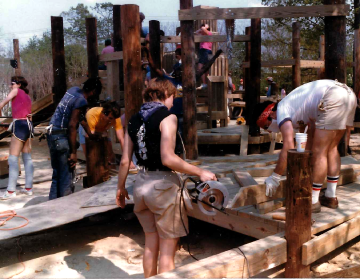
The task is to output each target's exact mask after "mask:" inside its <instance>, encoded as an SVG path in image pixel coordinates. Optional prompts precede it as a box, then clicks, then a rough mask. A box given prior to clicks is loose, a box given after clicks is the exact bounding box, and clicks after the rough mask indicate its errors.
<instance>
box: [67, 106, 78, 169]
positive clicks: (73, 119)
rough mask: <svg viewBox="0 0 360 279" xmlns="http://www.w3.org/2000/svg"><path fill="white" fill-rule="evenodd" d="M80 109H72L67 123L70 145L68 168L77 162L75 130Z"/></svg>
mask: <svg viewBox="0 0 360 279" xmlns="http://www.w3.org/2000/svg"><path fill="white" fill-rule="evenodd" d="M79 117H80V109H74V110H73V111H72V113H71V118H70V122H69V145H70V158H69V163H70V167H71V168H73V167H75V165H76V162H77V156H76V128H77V125H78V123H79Z"/></svg>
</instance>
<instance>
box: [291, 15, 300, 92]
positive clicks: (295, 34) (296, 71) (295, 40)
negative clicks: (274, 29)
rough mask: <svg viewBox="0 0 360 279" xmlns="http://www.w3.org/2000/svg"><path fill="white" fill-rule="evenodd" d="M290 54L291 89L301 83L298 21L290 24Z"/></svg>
mask: <svg viewBox="0 0 360 279" xmlns="http://www.w3.org/2000/svg"><path fill="white" fill-rule="evenodd" d="M292 56H293V59H294V60H295V65H293V66H292V89H293V90H294V89H295V88H296V87H299V86H300V85H301V69H300V22H293V24H292Z"/></svg>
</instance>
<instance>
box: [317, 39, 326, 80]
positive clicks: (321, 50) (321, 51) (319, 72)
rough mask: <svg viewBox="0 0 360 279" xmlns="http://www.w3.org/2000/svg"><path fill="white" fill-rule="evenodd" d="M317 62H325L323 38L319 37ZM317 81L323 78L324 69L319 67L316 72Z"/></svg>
mask: <svg viewBox="0 0 360 279" xmlns="http://www.w3.org/2000/svg"><path fill="white" fill-rule="evenodd" d="M319 60H320V61H325V36H324V35H321V36H320V40H319ZM317 75H318V79H324V78H325V67H321V68H319V69H318V70H317Z"/></svg>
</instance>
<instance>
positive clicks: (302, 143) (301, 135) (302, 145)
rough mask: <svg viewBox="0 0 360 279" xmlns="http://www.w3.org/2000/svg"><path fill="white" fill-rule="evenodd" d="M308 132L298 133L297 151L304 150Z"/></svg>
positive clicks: (296, 137) (296, 138)
mask: <svg viewBox="0 0 360 279" xmlns="http://www.w3.org/2000/svg"><path fill="white" fill-rule="evenodd" d="M307 137H308V135H307V134H304V133H296V134H295V140H296V150H297V152H304V151H305V147H306V142H307Z"/></svg>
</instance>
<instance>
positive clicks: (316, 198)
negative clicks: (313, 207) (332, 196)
mask: <svg viewBox="0 0 360 279" xmlns="http://www.w3.org/2000/svg"><path fill="white" fill-rule="evenodd" d="M321 187H322V183H313V187H312V194H311V197H312V200H311V202H312V204H315V203H317V202H318V201H319V195H320V190H321Z"/></svg>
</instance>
